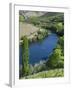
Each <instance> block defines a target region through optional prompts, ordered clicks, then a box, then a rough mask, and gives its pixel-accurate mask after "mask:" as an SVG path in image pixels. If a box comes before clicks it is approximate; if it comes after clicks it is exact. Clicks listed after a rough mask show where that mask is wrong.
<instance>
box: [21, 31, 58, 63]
mask: <svg viewBox="0 0 72 90" xmlns="http://www.w3.org/2000/svg"><path fill="white" fill-rule="evenodd" d="M57 41H58V36H57V35H56V34H54V33H52V34H50V35H49V36H48V37H46V38H45V39H44V40H43V41H42V42H36V43H32V44H31V45H30V46H29V63H30V64H35V63H39V62H40V61H43V60H47V58H48V57H49V56H50V55H51V54H52V52H53V49H54V48H55V47H56V45H57ZM21 51H22V48H21V46H20V52H19V59H20V64H21V62H22V52H21Z"/></svg>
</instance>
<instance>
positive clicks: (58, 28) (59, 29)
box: [56, 23, 63, 32]
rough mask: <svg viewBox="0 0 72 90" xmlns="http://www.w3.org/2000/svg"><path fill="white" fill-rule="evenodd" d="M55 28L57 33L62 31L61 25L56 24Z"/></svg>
mask: <svg viewBox="0 0 72 90" xmlns="http://www.w3.org/2000/svg"><path fill="white" fill-rule="evenodd" d="M56 28H57V32H60V31H62V30H63V25H62V23H58V24H56Z"/></svg>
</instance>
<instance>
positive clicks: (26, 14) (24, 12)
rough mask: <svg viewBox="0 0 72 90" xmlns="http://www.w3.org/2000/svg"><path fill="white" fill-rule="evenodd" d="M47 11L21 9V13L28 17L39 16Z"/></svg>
mask: <svg viewBox="0 0 72 90" xmlns="http://www.w3.org/2000/svg"><path fill="white" fill-rule="evenodd" d="M45 13H46V12H40V11H24V10H20V11H19V15H23V16H26V17H32V16H35V17H38V16H42V15H44V14H45Z"/></svg>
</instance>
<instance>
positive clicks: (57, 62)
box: [46, 49, 64, 68]
mask: <svg viewBox="0 0 72 90" xmlns="http://www.w3.org/2000/svg"><path fill="white" fill-rule="evenodd" d="M61 54H62V51H61V49H55V50H54V52H53V54H52V55H51V56H50V57H49V60H48V61H47V63H46V65H47V66H48V68H63V65H64V60H63V57H62V56H61Z"/></svg>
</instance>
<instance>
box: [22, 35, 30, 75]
mask: <svg viewBox="0 0 72 90" xmlns="http://www.w3.org/2000/svg"><path fill="white" fill-rule="evenodd" d="M28 74H29V52H28V39H27V37H26V36H24V38H23V43H22V76H26V75H28Z"/></svg>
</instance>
